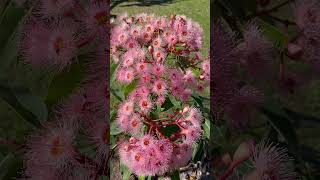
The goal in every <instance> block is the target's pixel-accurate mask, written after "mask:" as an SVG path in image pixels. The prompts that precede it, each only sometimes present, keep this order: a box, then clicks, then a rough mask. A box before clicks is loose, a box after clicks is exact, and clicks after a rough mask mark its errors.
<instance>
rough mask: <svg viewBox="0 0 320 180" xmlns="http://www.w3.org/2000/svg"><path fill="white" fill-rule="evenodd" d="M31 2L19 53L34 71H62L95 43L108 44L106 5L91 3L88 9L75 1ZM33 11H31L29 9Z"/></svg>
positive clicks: (98, 2) (43, 0) (96, 2)
mask: <svg viewBox="0 0 320 180" xmlns="http://www.w3.org/2000/svg"><path fill="white" fill-rule="evenodd" d="M36 2H37V1H32V2H31V3H30V6H32V8H33V11H32V15H31V16H29V17H28V18H27V19H26V20H25V22H24V27H23V28H22V29H23V31H22V33H21V36H20V44H19V50H20V55H21V57H22V59H23V60H24V62H25V63H27V64H30V65H32V67H33V68H45V69H49V70H52V69H54V70H56V71H57V70H59V71H60V70H63V69H65V68H66V67H68V66H69V65H71V64H72V63H74V62H76V59H77V56H78V53H79V49H80V48H81V47H83V46H85V45H86V44H89V43H90V42H93V41H100V42H101V41H103V42H104V43H105V42H106V41H107V36H106V34H107V32H108V31H107V29H108V28H109V22H108V17H107V14H108V13H107V4H106V3H103V2H100V1H89V3H88V4H87V5H88V6H87V8H86V9H85V8H84V7H82V5H81V4H79V2H77V1H75V0H66V1H65V0H58V1H47V0H40V1H39V3H36ZM30 8H31V7H30Z"/></svg>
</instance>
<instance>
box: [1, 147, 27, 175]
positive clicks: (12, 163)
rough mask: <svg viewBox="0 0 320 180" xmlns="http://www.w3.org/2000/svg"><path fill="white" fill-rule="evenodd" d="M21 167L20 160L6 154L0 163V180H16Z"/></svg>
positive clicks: (11, 154)
mask: <svg viewBox="0 0 320 180" xmlns="http://www.w3.org/2000/svg"><path fill="white" fill-rule="evenodd" d="M21 167H22V160H21V158H19V157H17V156H16V155H14V154H13V153H9V154H7V155H6V156H5V157H4V158H3V159H2V160H1V162H0V169H1V171H0V179H8V180H9V179H13V178H16V177H17V176H18V172H19V169H21Z"/></svg>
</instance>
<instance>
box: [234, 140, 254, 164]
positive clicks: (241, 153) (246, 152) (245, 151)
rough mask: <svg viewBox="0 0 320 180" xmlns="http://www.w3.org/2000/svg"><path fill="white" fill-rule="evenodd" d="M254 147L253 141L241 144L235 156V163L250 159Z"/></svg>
mask: <svg viewBox="0 0 320 180" xmlns="http://www.w3.org/2000/svg"><path fill="white" fill-rule="evenodd" d="M252 146H253V141H252V140H250V141H246V142H243V143H241V144H240V145H239V147H238V149H237V150H236V152H235V153H234V155H233V162H234V163H237V162H241V161H244V160H246V159H248V158H249V157H250V155H251V152H252V150H251V149H252Z"/></svg>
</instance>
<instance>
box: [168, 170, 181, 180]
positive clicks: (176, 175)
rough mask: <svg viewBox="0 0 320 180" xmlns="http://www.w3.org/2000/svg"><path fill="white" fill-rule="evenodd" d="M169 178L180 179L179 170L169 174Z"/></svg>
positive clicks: (172, 179)
mask: <svg viewBox="0 0 320 180" xmlns="http://www.w3.org/2000/svg"><path fill="white" fill-rule="evenodd" d="M170 177H171V180H180V173H179V171H178V170H177V171H174V172H173V174H172V175H171V176H170Z"/></svg>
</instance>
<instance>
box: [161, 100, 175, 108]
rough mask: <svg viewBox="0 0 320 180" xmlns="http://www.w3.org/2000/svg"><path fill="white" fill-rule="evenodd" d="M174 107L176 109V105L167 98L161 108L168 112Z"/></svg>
mask: <svg viewBox="0 0 320 180" xmlns="http://www.w3.org/2000/svg"><path fill="white" fill-rule="evenodd" d="M172 107H174V105H173V104H172V102H171V101H170V98H168V97H166V100H165V101H164V103H163V104H162V106H161V108H163V111H167V110H169V109H171V108H172Z"/></svg>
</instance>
